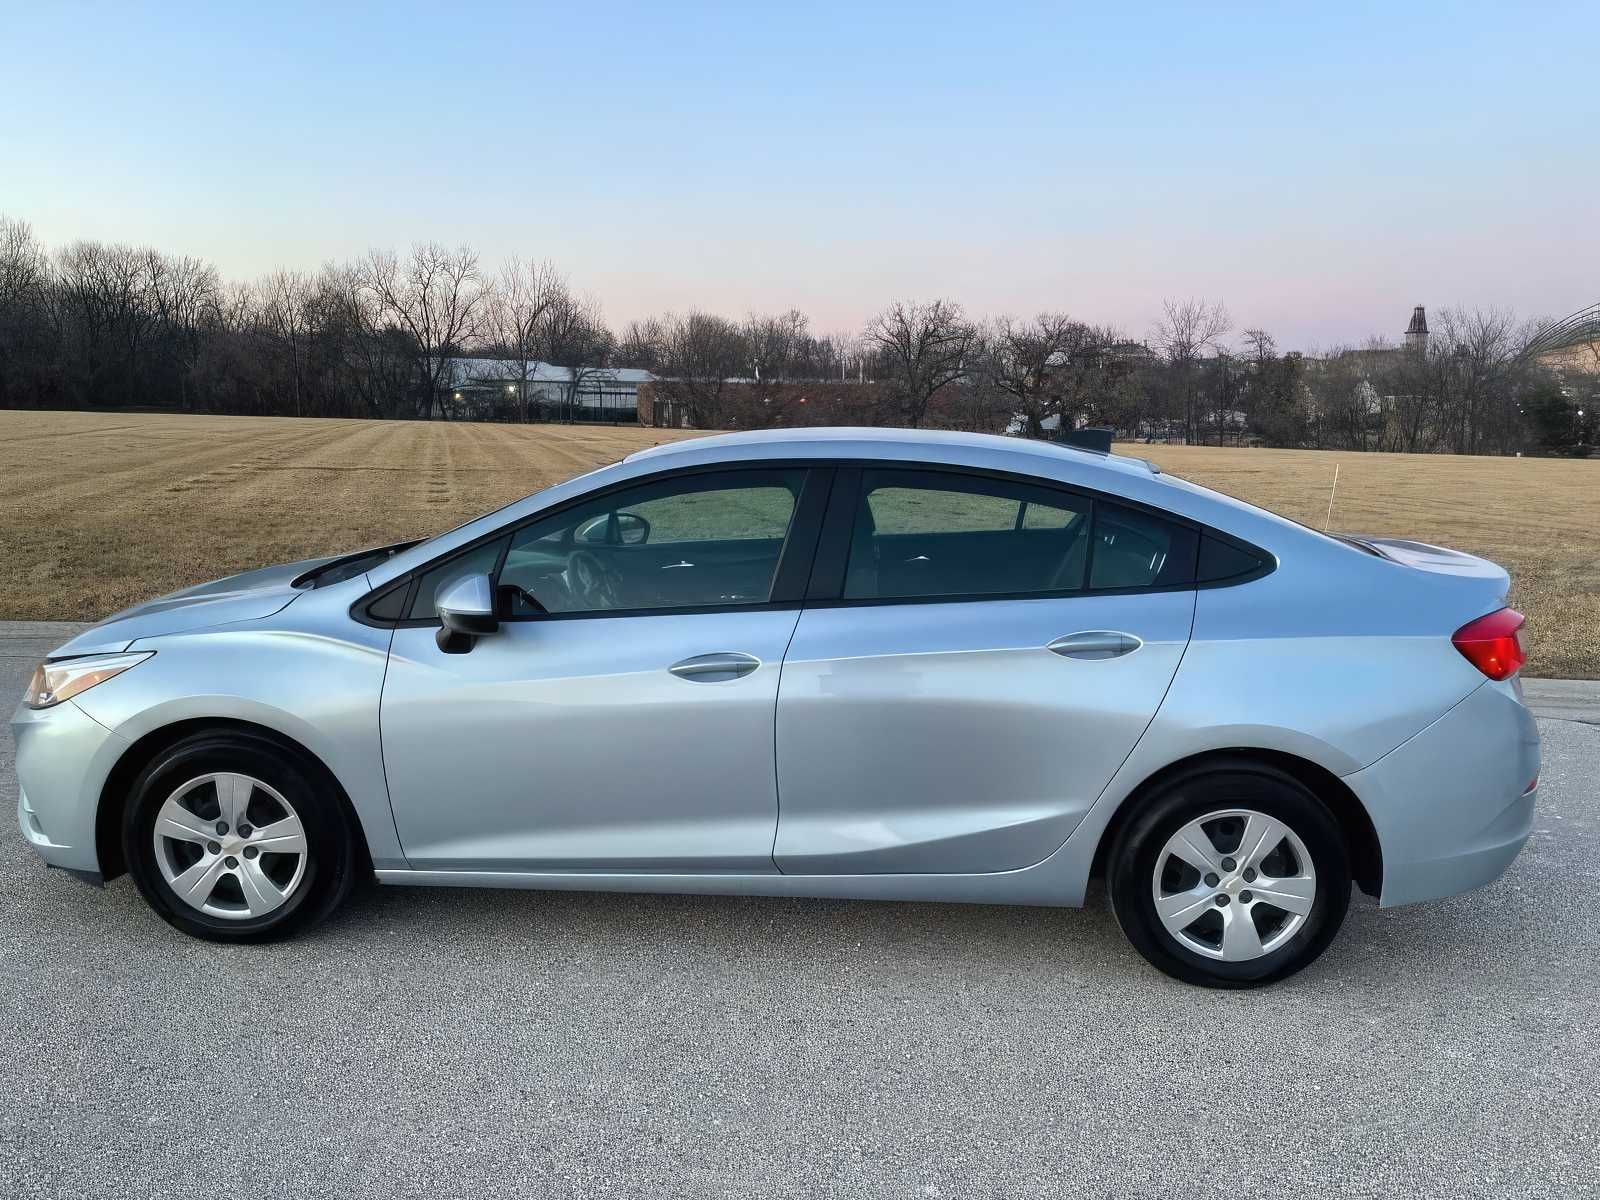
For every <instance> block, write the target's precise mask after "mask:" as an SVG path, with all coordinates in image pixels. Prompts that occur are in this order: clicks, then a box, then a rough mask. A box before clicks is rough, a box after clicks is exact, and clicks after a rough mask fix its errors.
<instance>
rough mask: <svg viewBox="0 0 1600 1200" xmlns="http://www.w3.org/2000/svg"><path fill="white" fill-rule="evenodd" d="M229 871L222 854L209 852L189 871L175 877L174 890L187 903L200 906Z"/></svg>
mask: <svg viewBox="0 0 1600 1200" xmlns="http://www.w3.org/2000/svg"><path fill="white" fill-rule="evenodd" d="M227 871H228V868H227V866H226V865H225V864H224V863H223V861H222V855H220V854H207V855H205V856H204V857H202V858H201V859H200V861H199V862H197V863H195V864H194V866H192V867H190V868H189V869H188V870H187V871H184V872H183V873H182V874H180V875H177V876H175V877H174V878H173V880H172V890H173V891H175V892H177V893H178V895H179V896H181V897H183V899H184V900H185V901H186V902H187V903H189V904H192V905H194V906H195V907H196V908H200V907H202V906H203V905H204V904H205V902H206V901H207V900H209V899H210V898H211V890H212V889H213V888H214V887H216V886H217V880H219V879H221V878H222V877H223V875H225V874H227Z"/></svg>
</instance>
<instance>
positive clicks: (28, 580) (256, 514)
mask: <svg viewBox="0 0 1600 1200" xmlns="http://www.w3.org/2000/svg"><path fill="white" fill-rule="evenodd" d="M681 436H685V435H682V434H675V433H672V432H669V431H665V430H652V429H643V430H641V429H610V428H596V429H585V428H580V427H572V426H548V425H543V426H541V425H534V426H517V425H468V424H445V423H435V424H420V423H415V422H383V421H325V420H296V419H293V418H274V417H262V418H254V417H204V416H193V417H190V416H158V415H133V414H126V415H124V414H101V413H69V412H60V413H54V412H51V413H28V412H0V564H3V568H0V617H22V618H42V619H48V618H69V619H93V618H97V617H100V616H103V615H105V614H106V613H109V612H111V611H113V610H114V609H117V608H121V607H124V606H125V605H128V604H130V603H133V602H134V601H136V600H140V599H143V598H146V597H149V596H153V595H157V594H159V593H161V592H165V591H171V590H172V589H174V588H178V587H183V586H185V585H187V584H191V583H196V582H199V581H201V580H204V579H210V578H214V577H216V576H219V575H224V574H228V573H230V572H233V571H240V570H244V569H246V568H249V567H253V566H259V565H262V564H265V563H272V562H281V561H285V560H289V559H294V558H303V557H307V556H310V555H314V554H319V553H329V552H333V551H336V550H343V549H355V548H359V547H362V546H368V545H377V544H380V543H383V542H388V541H395V540H398V539H400V538H404V537H413V536H421V535H425V534H429V533H434V532H437V531H439V530H441V529H445V528H448V527H449V526H451V525H454V524H457V523H459V522H460V521H462V520H465V519H466V518H468V517H471V516H474V515H476V514H478V513H480V512H484V511H486V510H488V509H491V508H494V507H497V506H498V505H501V504H504V503H505V502H506V501H508V500H511V499H514V498H516V497H518V496H522V495H526V494H527V493H529V492H532V491H535V490H537V489H538V488H541V487H544V486H546V485H547V484H550V483H554V482H556V481H558V480H561V479H565V478H568V477H570V476H572V475H575V474H577V473H579V472H580V471H585V470H588V469H589V468H591V467H595V466H599V465H601V464H603V463H607V462H612V461H614V460H616V459H618V458H621V457H622V456H623V455H624V454H627V453H630V452H631V451H633V450H636V449H639V448H641V447H643V446H649V445H654V444H656V443H657V442H661V441H664V440H667V439H670V438H675V437H681ZM1126 449H1127V451H1128V452H1130V453H1135V454H1140V455H1142V456H1144V457H1147V458H1150V459H1153V460H1154V461H1156V462H1157V463H1159V464H1160V465H1161V466H1162V468H1163V469H1165V470H1168V471H1171V472H1173V473H1174V474H1177V475H1182V476H1184V477H1185V478H1188V479H1193V480H1195V481H1196V482H1198V483H1202V484H1205V485H1207V486H1209V487H1215V488H1218V489H1219V490H1221V491H1225V492H1228V493H1230V494H1232V495H1236V496H1240V497H1243V498H1244V499H1246V500H1250V501H1253V502H1255V503H1258V504H1262V505H1264V506H1266V507H1268V508H1272V509H1275V510H1276V511H1278V512H1281V513H1283V514H1285V515H1286V516H1290V517H1294V518H1296V519H1297V520H1301V521H1305V522H1307V523H1308V524H1312V525H1316V526H1319V527H1320V526H1321V525H1322V523H1323V518H1324V516H1325V514H1326V511H1327V505H1328V488H1329V485H1330V483H1331V482H1332V479H1333V469H1334V464H1335V463H1338V464H1339V472H1340V473H1339V490H1338V496H1337V500H1336V502H1335V504H1334V511H1333V528H1335V529H1341V530H1348V531H1352V532H1363V533H1372V534H1393V535H1400V536H1407V537H1415V538H1420V539H1421V540H1423V541H1432V542H1439V543H1441V544H1443V545H1447V546H1454V547H1457V548H1458V549H1462V550H1469V551H1472V552H1474V553H1478V554H1483V555H1486V556H1487V557H1490V558H1493V559H1494V560H1495V561H1497V562H1500V563H1502V564H1504V565H1505V566H1506V567H1508V568H1509V569H1510V570H1511V572H1512V576H1513V587H1514V591H1513V602H1514V603H1516V604H1517V605H1518V606H1519V607H1521V608H1522V609H1523V611H1524V612H1526V613H1527V614H1528V616H1529V620H1530V634H1531V639H1530V640H1531V643H1532V647H1533V663H1532V665H1531V668H1530V671H1531V673H1534V674H1539V675H1550V676H1572V677H1585V678H1600V523H1597V520H1596V510H1597V508H1600V462H1569V461H1556V460H1540V459H1496V458H1455V457H1446V456H1436V455H1424V456H1409V455H1387V454H1332V453H1320V452H1315V451H1288V450H1285V451H1278V450H1235V449H1209V448H1205V447H1188V446H1139V447H1127V448H1126Z"/></svg>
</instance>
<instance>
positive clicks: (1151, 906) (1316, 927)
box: [1107, 762, 1350, 988]
mask: <svg viewBox="0 0 1600 1200" xmlns="http://www.w3.org/2000/svg"><path fill="white" fill-rule="evenodd" d="M1107 885H1108V889H1109V891H1110V894H1111V905H1112V911H1113V912H1114V913H1115V914H1116V918H1117V922H1118V924H1119V925H1121V926H1122V929H1123V932H1124V933H1126V934H1127V936H1128V940H1129V941H1131V942H1132V943H1133V945H1134V947H1135V949H1137V950H1138V951H1139V953H1141V954H1142V955H1144V957H1145V958H1146V959H1148V960H1149V961H1150V963H1151V964H1152V965H1154V966H1156V967H1158V968H1159V969H1160V970H1162V971H1165V972H1166V973H1167V974H1168V975H1171V976H1173V977H1174V978H1175V979H1181V980H1183V981H1184V982H1185V983H1193V984H1199V985H1202V986H1206V987H1222V988H1243V987H1258V986H1261V985H1263V984H1268V983H1273V982H1275V981H1277V980H1280V979H1284V978H1286V977H1287V976H1289V975H1292V974H1294V973H1295V972H1296V971H1299V970H1300V969H1301V968H1303V967H1305V966H1307V965H1308V964H1309V963H1311V962H1312V961H1314V960H1315V959H1316V958H1317V956H1318V955H1320V954H1321V953H1322V952H1323V951H1324V950H1325V949H1327V947H1328V944H1329V943H1330V942H1331V941H1332V940H1333V938H1334V935H1335V934H1336V933H1338V931H1339V926H1340V925H1341V924H1342V923H1343V921H1344V915H1345V910H1346V909H1347V908H1348V906H1349V903H1350V857H1349V851H1348V849H1347V847H1346V845H1345V840H1344V836H1343V834H1342V832H1341V831H1340V828H1339V823H1338V821H1337V820H1336V819H1335V818H1334V816H1333V814H1332V813H1331V812H1330V811H1329V810H1328V808H1327V806H1326V805H1325V804H1323V803H1322V801H1320V800H1319V799H1318V798H1317V797H1316V796H1315V795H1314V794H1312V793H1311V792H1310V791H1309V790H1308V789H1307V788H1306V787H1305V786H1304V785H1303V784H1301V783H1300V782H1299V781H1298V780H1296V779H1295V778H1293V777H1292V776H1290V775H1288V774H1286V773H1284V772H1282V771H1279V770H1276V769H1275V768H1272V767H1268V766H1265V765H1262V764H1255V763H1249V762H1240V763H1237V764H1228V765H1226V766H1221V765H1215V764H1214V765H1212V766H1211V767H1209V768H1208V769H1204V770H1201V771H1195V772H1190V773H1187V774H1184V775H1180V776H1178V777H1176V778H1174V779H1171V780H1168V781H1167V782H1166V783H1164V784H1163V785H1162V786H1161V787H1160V788H1159V790H1158V791H1157V792H1156V793H1155V794H1154V795H1152V796H1150V797H1149V798H1148V799H1147V800H1146V801H1145V802H1143V803H1142V804H1141V806H1140V809H1139V811H1138V813H1137V815H1136V816H1135V817H1134V818H1133V819H1132V820H1131V821H1129V822H1128V823H1127V824H1126V825H1125V826H1124V827H1123V828H1122V830H1121V832H1120V833H1119V834H1118V836H1117V839H1116V841H1115V842H1114V843H1113V845H1112V847H1111V852H1110V857H1109V858H1108V860H1107Z"/></svg>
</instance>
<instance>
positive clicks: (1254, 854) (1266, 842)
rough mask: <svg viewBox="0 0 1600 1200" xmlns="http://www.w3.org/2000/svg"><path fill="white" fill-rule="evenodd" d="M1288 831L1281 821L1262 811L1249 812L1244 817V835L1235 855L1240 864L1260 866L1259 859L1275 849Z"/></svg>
mask: <svg viewBox="0 0 1600 1200" xmlns="http://www.w3.org/2000/svg"><path fill="white" fill-rule="evenodd" d="M1288 833H1289V830H1288V828H1287V827H1286V826H1285V825H1284V823H1283V822H1282V821H1279V820H1276V819H1274V818H1273V817H1269V816H1266V815H1265V814H1263V813H1251V814H1250V815H1249V816H1248V817H1246V818H1245V821H1244V836H1243V837H1241V838H1240V839H1239V853H1238V854H1237V856H1236V857H1237V858H1238V860H1239V863H1240V865H1241V866H1246V867H1260V865H1261V860H1262V859H1263V858H1265V857H1267V855H1269V854H1271V853H1272V852H1273V851H1274V850H1276V849H1277V848H1278V846H1279V845H1280V844H1281V843H1282V842H1283V839H1284V838H1285V837H1286V836H1288Z"/></svg>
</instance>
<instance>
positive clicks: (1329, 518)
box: [1322, 463, 1339, 533]
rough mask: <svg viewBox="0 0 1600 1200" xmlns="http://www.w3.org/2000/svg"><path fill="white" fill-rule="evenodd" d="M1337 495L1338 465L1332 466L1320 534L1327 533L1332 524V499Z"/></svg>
mask: <svg viewBox="0 0 1600 1200" xmlns="http://www.w3.org/2000/svg"><path fill="white" fill-rule="evenodd" d="M1338 494H1339V464H1338V463H1334V464H1333V486H1332V487H1331V488H1329V489H1328V515H1327V516H1326V517H1324V518H1323V519H1322V532H1323V533H1327V532H1328V526H1329V525H1331V524H1333V498H1334V497H1335V496H1336V495H1338Z"/></svg>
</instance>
